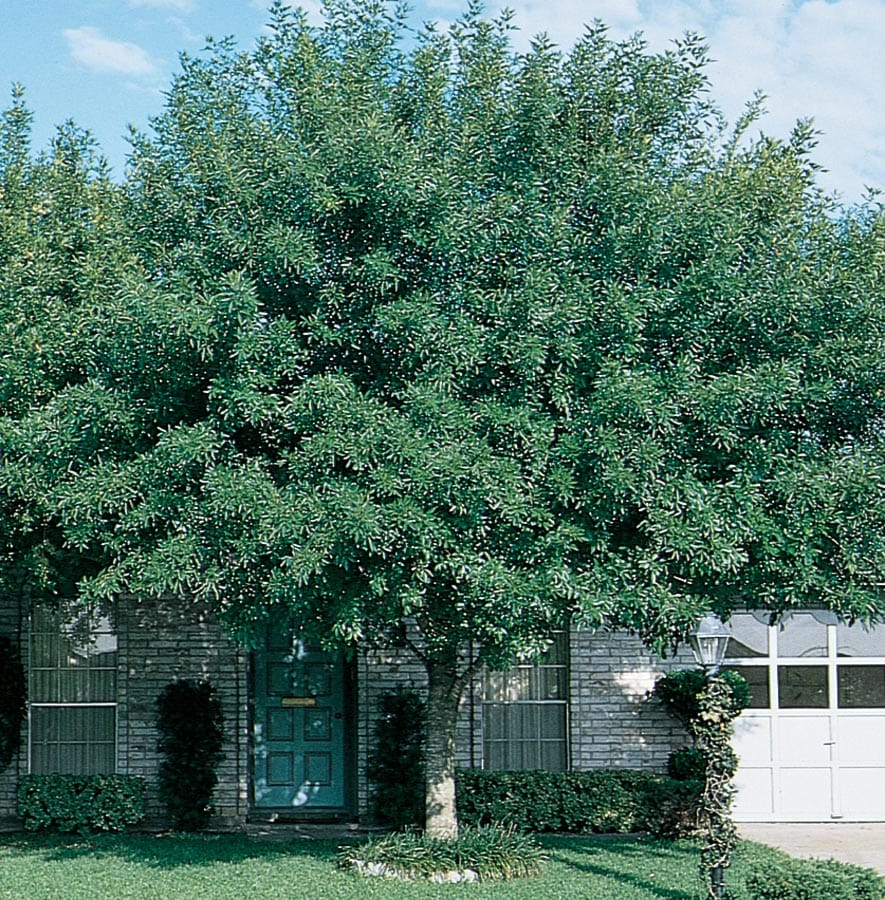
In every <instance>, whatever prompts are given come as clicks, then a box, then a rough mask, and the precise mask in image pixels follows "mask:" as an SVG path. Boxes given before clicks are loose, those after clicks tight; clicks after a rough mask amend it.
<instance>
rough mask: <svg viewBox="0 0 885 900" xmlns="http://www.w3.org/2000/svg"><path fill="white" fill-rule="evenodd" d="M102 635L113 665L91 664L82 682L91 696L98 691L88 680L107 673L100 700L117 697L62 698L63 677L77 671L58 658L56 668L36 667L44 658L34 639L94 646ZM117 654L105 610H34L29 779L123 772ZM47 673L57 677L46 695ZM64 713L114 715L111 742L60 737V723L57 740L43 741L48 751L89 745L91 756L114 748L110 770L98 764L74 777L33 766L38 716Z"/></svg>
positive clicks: (30, 634)
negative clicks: (43, 679)
mask: <svg viewBox="0 0 885 900" xmlns="http://www.w3.org/2000/svg"><path fill="white" fill-rule="evenodd" d="M43 614H47V618H45V619H42V620H41V619H40V617H41V616H42V615H43ZM84 622H85V623H86V627H85V628H83V631H82V635H80V636H78V635H77V634H76V633H75V630H76V629H79V628H82V627H83V626H82V623H84ZM105 623H106V624H105ZM104 635H107V636H110V637H112V639H113V645H114V646H113V650H112V651H106V652H113V654H114V657H113V663H112V664H111V665H100V666H92V665H87V667H86V668H85V669H84V670H83V671H84V673H85V679H84V681H83V683H84V684H85V686H86V693H87V694H90V693H92V692H93V690H94V686H93V683H92V682H91V680H90V675H91V674H93V673H95V672H104V673H109V674H110V685H109V687H110V689H109V690H108V686H104V690H102V689H99V691H98V693H99V694H101V695H108V694H110V695H112V696H113V699H104V698H103V699H100V700H93V699H90V698H87V699H84V700H80V699H76V700H75V699H62V695H63V693H64V690H63V688H62V676H63V674H64V673H71V672H75V671H76V668H75V667H74V666H70V665H68V666H65V665H62V663H61V659H60V657H59V658H58V659H56V660H55V662H54V664H53V665H36V662H37V661H38V660H39V657H40V653H39V651H37V649H36V639H38V638H39V637H41V636H43V637H51V638H56V639H60V640H65V639H66V638H67V639H69V640H71V641H72V643H73V641H76V640H77V639H78V637H80V639H81V640H82V639H84V638H85V639H88V640H90V641H91V642H96V641H97V639H98V637H99V636H104ZM80 646H81V647H82V646H83V645H82V644H81V645H80ZM119 652H120V650H119V636H118V633H117V629H116V627H115V626H114V623H113V621H112V620H111V618H110V617H109V616H108V615H103V614H102V613H101V611H99V610H97V609H96V608H95V607H88V606H79V605H75V604H60V605H59V606H58V607H55V608H53V607H49V606H39V607H35V608H34V609H32V611H31V615H30V616H29V618H28V717H27V718H28V742H27V765H28V773H29V774H37V775H48V774H57V773H58V770H59V769H64V771H63V772H61V774H77V775H111V774H116V773H117V772H119V770H120V759H119V752H120V739H119V698H118V682H119V673H120V664H119ZM69 658H71V655H69ZM85 658H86V659H87V660H88V659H89V658H90V657H89V653H88V651H87V653H86V657H85ZM46 673H56V676H57V681H56V685H55V690H54V691H48V692H47V691H43V690H41V689H40V688H39V687H38V686H37V683H36V682H37V679H38V678H39V677H40V675H41V674H43V675H45V674H46ZM47 693H48V694H50V695H52V694H54V699H42V698H41V697H40V695H41V694H47ZM35 697H37V698H38V699H34V698H35ZM62 709H72V710H74V709H84V710H88V709H110V710H113V716H112V720H111V724H110V726H109V729H108V736H109V737H110V740H108V739H107V738H104V739H102V738H101V736H99V738H98V739H97V740H93V737H94V736H93V735H90V737H89V739H88V740H86V741H80V740H75V739H73V738H72V737H71V736H70V735H64V734H62V733H61V728H62V727H63V726H61V725H59V724H56V726H55V727H57V728H59V735H58V737H57V738H56V739H55V740H52V741H45V742H43V743H44V746H47V747H48V746H55V747H57V748H63V747H65V746H66V745H67V746H70V747H73V746H76V745H86V746H87V747H88V748H89V751H91V750H92V747H93V746H94V745H102V746H105V747H108V746H110V747H111V748H112V749H111V752H110V756H111V758H112V759H113V763H112V765H111V766H110V767H106V766H101V765H98V764H94V765H88V766H86V767H85V768H86V771H75V772H70V771H67V767H63V766H59V767H57V769H55V770H54V771H48V770H44V767H43V766H42V765H41V766H35V749H36V743H37V742H36V741H35V731H36V730H37V729H36V728H35V718H37V716H35V713H37V714H38V715H39V711H40V710H62Z"/></svg>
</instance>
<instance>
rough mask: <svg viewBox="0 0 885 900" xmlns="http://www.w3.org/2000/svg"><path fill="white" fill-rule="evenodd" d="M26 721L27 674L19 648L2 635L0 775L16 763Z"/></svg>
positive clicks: (0, 652)
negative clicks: (23, 725) (23, 723)
mask: <svg viewBox="0 0 885 900" xmlns="http://www.w3.org/2000/svg"><path fill="white" fill-rule="evenodd" d="M24 717H25V672H24V669H23V667H22V662H21V656H20V654H19V651H18V647H17V646H16V645H15V644H14V643H13V642H12V641H11V640H10V639H9V638H8V637H6V636H5V635H0V772H2V771H3V769H5V768H6V767H7V766H8V765H9V764H10V763H11V762H12V760H13V759H15V755H16V753H18V748H19V746H20V744H21V727H22V721H23V719H24Z"/></svg>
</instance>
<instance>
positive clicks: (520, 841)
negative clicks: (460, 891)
mask: <svg viewBox="0 0 885 900" xmlns="http://www.w3.org/2000/svg"><path fill="white" fill-rule="evenodd" d="M546 858H547V856H546V854H545V853H544V852H543V850H542V849H541V847H540V846H539V845H538V844H537V843H536V842H535V841H534V840H533V839H532V838H530V837H528V836H527V835H525V834H520V833H519V832H517V831H515V830H514V829H512V828H509V829H501V828H494V827H485V828H464V829H462V830H461V832H460V833H459V835H458V837H457V838H456V839H454V840H438V839H436V838H432V837H428V836H427V835H423V834H414V833H408V832H407V833H401V834H390V835H386V836H384V837H382V838H379V839H377V840H369V841H367V842H365V843H363V844H360V845H359V846H357V847H343V848H342V849H341V851H340V853H339V863H340V865H342V866H346V867H348V868H354V869H356V870H357V871H359V872H361V873H363V874H365V875H382V876H386V877H388V878H400V879H403V880H412V879H416V878H423V879H430V880H432V881H450V882H451V881H499V880H509V879H512V878H527V877H529V876H532V875H537V874H538V873H539V872H540V871H541V864H542V862H543V861H544V860H545V859H546Z"/></svg>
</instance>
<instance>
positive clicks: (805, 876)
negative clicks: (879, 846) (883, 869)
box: [746, 857, 883, 900]
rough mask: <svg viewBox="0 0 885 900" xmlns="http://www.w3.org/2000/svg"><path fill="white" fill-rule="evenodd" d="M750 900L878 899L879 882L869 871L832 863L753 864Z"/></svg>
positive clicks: (748, 882) (749, 877) (749, 876)
mask: <svg viewBox="0 0 885 900" xmlns="http://www.w3.org/2000/svg"><path fill="white" fill-rule="evenodd" d="M746 885H747V890H748V892H749V895H750V898H751V900H880V898H881V897H882V896H883V881H882V878H881V877H880V876H879V874H878V873H876V872H875V871H873V870H872V869H865V868H861V867H860V866H854V865H850V864H848V863H843V862H837V861H836V860H832V859H830V860H819V859H790V858H789V857H784V858H782V859H778V860H765V861H761V862H756V863H755V864H754V865H753V866H752V868H751V870H750V872H749V873H748V874H747V876H746Z"/></svg>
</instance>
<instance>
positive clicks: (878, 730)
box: [839, 715, 885, 781]
mask: <svg viewBox="0 0 885 900" xmlns="http://www.w3.org/2000/svg"><path fill="white" fill-rule="evenodd" d="M839 762H841V763H867V764H874V765H880V766H885V716H873V715H867V716H841V717H840V718H839ZM877 779H878V780H879V781H885V775H883V773H882V772H879V774H878V775H877Z"/></svg>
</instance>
